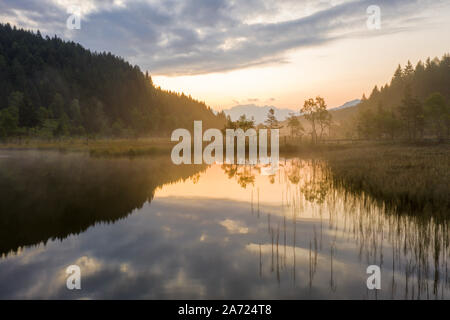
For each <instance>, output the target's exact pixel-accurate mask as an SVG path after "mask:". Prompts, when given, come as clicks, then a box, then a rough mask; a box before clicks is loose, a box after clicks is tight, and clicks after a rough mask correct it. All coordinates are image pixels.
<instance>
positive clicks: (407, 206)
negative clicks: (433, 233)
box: [323, 144, 450, 217]
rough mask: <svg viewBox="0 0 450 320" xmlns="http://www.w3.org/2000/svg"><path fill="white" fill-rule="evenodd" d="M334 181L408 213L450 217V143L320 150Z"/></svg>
mask: <svg viewBox="0 0 450 320" xmlns="http://www.w3.org/2000/svg"><path fill="white" fill-rule="evenodd" d="M323 155H324V157H325V158H326V160H327V162H328V164H329V167H330V169H331V174H332V176H333V179H334V181H335V182H336V183H338V184H342V185H344V186H345V187H347V188H350V189H351V190H353V191H356V192H361V191H363V192H367V193H369V194H370V195H372V196H373V197H375V198H376V199H379V200H383V201H385V202H387V203H389V204H392V205H395V206H396V207H398V208H399V209H401V210H402V211H403V210H405V211H408V212H409V213H423V212H432V213H433V215H436V214H439V215H444V216H445V217H450V197H449V195H450V189H449V183H450V146H449V145H448V144H447V145H437V146H407V145H365V146H359V147H353V148H348V149H343V150H335V151H327V152H324V153H323Z"/></svg>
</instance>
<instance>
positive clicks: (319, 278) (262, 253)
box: [255, 159, 450, 299]
mask: <svg viewBox="0 0 450 320" xmlns="http://www.w3.org/2000/svg"><path fill="white" fill-rule="evenodd" d="M330 174H332V173H331V172H330V171H329V170H328V168H327V167H326V166H325V164H324V163H322V162H320V161H312V160H308V161H303V160H299V159H295V160H288V161H286V163H285V166H284V167H283V168H281V169H280V172H279V173H278V174H277V177H278V179H275V180H276V181H278V182H279V184H280V188H281V190H282V197H283V198H282V200H281V203H280V208H279V210H278V214H274V211H273V209H272V208H264V206H263V207H262V208H261V218H263V219H267V228H266V230H267V231H266V235H265V236H263V238H262V239H260V240H258V246H259V247H258V248H259V249H258V250H259V252H258V255H259V265H258V268H259V273H260V277H261V278H262V279H264V277H267V276H270V277H273V279H274V281H277V282H278V283H280V282H282V281H283V278H285V277H290V279H291V281H292V282H293V283H294V285H299V286H300V287H304V286H305V284H306V283H307V282H306V283H305V279H304V278H303V279H300V282H298V281H299V280H298V278H297V276H296V275H297V274H299V273H300V274H305V272H304V271H306V275H308V273H309V287H310V288H311V289H312V288H314V287H315V286H316V285H318V284H317V283H319V282H320V283H322V284H323V280H324V279H328V290H329V292H330V293H331V294H334V293H335V292H336V293H338V292H339V284H340V283H342V282H345V281H352V280H353V279H352V278H351V277H352V273H351V272H350V274H348V275H346V276H347V277H349V278H348V279H340V278H339V277H338V276H337V273H336V263H340V264H342V262H347V260H346V259H350V260H348V261H349V262H350V263H349V264H348V267H349V268H350V267H351V266H352V264H354V263H355V262H356V261H359V264H357V265H359V267H360V268H361V270H359V269H357V271H356V272H361V273H362V274H363V275H365V268H366V267H367V266H368V265H378V266H380V268H381V270H382V275H383V276H382V279H383V282H382V288H383V290H382V291H380V292H376V290H375V291H367V292H365V293H363V294H365V297H366V298H383V299H387V298H402V299H448V298H450V274H449V270H448V261H449V259H450V234H449V220H448V219H438V218H430V217H429V215H424V216H421V215H420V213H419V214H417V213H416V214H415V215H410V214H408V212H404V211H403V212H402V211H399V210H396V209H395V208H393V207H392V206H391V205H387V204H384V203H382V202H380V201H379V200H376V199H374V198H373V197H372V196H370V195H368V194H367V193H364V192H360V193H357V192H355V191H354V190H352V191H349V189H347V188H346V186H345V185H344V184H342V183H339V184H335V183H333V180H332V179H331V178H330ZM264 215H266V216H267V218H265V217H264ZM303 215H306V220H304V219H303V218H302V216H303ZM258 218H259V216H258ZM255 219H256V217H255ZM286 221H287V222H288V224H290V226H288V227H286V225H285V224H286ZM306 222H307V223H308V224H309V226H310V231H309V232H308V231H305V229H302V230H303V231H302V234H301V236H299V234H298V232H297V228H298V226H299V223H301V224H303V228H304V227H305V225H304V223H306ZM280 225H282V226H283V228H282V229H281V228H280ZM281 237H283V239H287V240H283V241H281ZM343 244H344V247H343V248H340V246H342V245H343ZM262 248H266V250H262ZM350 248H351V249H350ZM340 249H341V250H340ZM298 252H300V253H301V254H300V255H298ZM302 252H303V254H302ZM304 252H307V254H306V255H304ZM341 252H342V253H341ZM349 253H351V255H350V256H348V254H349ZM354 260H356V261H354ZM353 267H354V266H353ZM299 270H300V272H299ZM302 271H303V272H302ZM340 275H341V276H342V274H340ZM356 277H357V275H355V279H357V278H356ZM389 277H390V278H389ZM362 279H363V281H365V278H364V277H363V278H362ZM387 283H389V285H387ZM361 285H362V286H365V282H363V283H362V284H361Z"/></svg>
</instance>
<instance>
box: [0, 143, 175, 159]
mask: <svg viewBox="0 0 450 320" xmlns="http://www.w3.org/2000/svg"><path fill="white" fill-rule="evenodd" d="M172 147H173V144H172V143H171V142H170V141H169V140H168V139H164V138H145V139H144V138H143V139H98V140H93V139H91V140H87V139H62V140H50V141H43V140H27V141H20V142H12V143H6V144H1V145H0V149H10V150H11V149H12V150H30V149H31V150H55V151H60V152H85V153H88V154H90V155H91V156H93V157H121V156H126V157H137V156H146V155H160V154H170V150H171V149H172Z"/></svg>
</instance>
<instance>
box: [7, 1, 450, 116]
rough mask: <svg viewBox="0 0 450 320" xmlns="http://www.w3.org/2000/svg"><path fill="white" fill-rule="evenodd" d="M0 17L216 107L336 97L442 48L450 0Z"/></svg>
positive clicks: (30, 9) (335, 101) (29, 8)
mask: <svg viewBox="0 0 450 320" xmlns="http://www.w3.org/2000/svg"><path fill="white" fill-rule="evenodd" d="M373 6H376V7H377V8H379V19H378V20H377V19H376V18H377V16H376V13H377V12H376V11H372V10H370V9H371V8H373ZM369 7H370V8H369ZM368 9H369V10H368ZM73 14H75V15H76V17H79V20H80V25H79V26H80V28H79V29H78V28H76V29H73V28H68V27H67V20H68V19H69V21H72V22H73V21H74V20H72V19H71V18H73ZM377 21H379V22H380V24H379V28H376V27H374V26H376V24H375V22H377ZM0 22H2V23H6V22H9V23H11V24H13V25H16V26H19V27H23V28H26V29H31V30H38V29H39V30H40V31H41V32H42V33H43V34H44V35H50V36H52V35H54V34H56V35H58V36H60V37H62V38H63V39H66V40H71V41H75V42H79V43H81V44H82V45H83V46H85V47H86V48H88V49H91V50H94V51H100V52H103V51H107V52H112V53H114V54H116V55H119V56H122V57H124V58H125V59H126V60H127V61H129V62H131V63H132V64H136V65H138V66H139V67H140V68H141V69H142V70H143V71H149V73H150V74H151V75H152V78H153V81H154V83H155V84H156V85H157V86H161V87H162V88H163V89H168V90H173V91H177V92H184V93H186V94H191V95H192V96H193V97H194V98H196V99H198V100H201V101H205V102H206V103H207V104H208V105H210V106H211V107H212V108H213V109H215V110H222V109H228V108H230V107H232V106H234V105H245V104H255V105H273V106H276V107H279V108H289V109H292V110H298V109H300V107H301V106H302V104H303V101H304V100H305V99H307V98H310V97H315V96H317V95H321V96H323V97H324V98H325V100H326V102H327V104H328V106H329V107H337V106H339V105H342V104H343V103H345V102H347V101H349V100H353V99H355V98H360V97H361V96H362V94H363V93H366V94H370V92H371V90H372V88H373V87H374V86H375V85H378V86H380V85H384V84H385V83H388V82H389V81H390V79H391V77H392V75H393V72H394V70H395V69H396V67H397V66H398V64H399V63H400V64H402V65H405V64H406V62H407V61H408V60H411V62H412V63H413V64H416V63H417V62H418V60H420V59H421V60H425V59H426V58H427V57H431V58H434V57H436V56H437V57H441V56H442V55H443V54H445V53H450V45H449V44H450V41H449V31H450V0H434V1H431V0H370V1H366V0H361V1H355V0H327V1H325V0H323V1H322V0H305V1H301V0H276V1H275V0H271V1H269V0H1V1H0Z"/></svg>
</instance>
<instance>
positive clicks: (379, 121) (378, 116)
mask: <svg viewBox="0 0 450 320" xmlns="http://www.w3.org/2000/svg"><path fill="white" fill-rule="evenodd" d="M449 98H450V55H444V56H443V57H442V59H438V58H435V59H434V60H431V59H430V58H428V59H427V60H426V62H425V63H423V62H422V61H419V63H418V64H417V65H416V67H414V66H413V65H412V64H411V62H409V61H408V63H407V64H406V66H405V67H404V68H402V67H401V66H400V65H399V66H398V68H397V70H396V71H395V73H394V76H393V78H392V81H391V83H390V84H389V85H388V84H386V85H385V86H382V87H381V88H378V87H377V86H375V88H374V89H373V91H372V93H371V95H370V97H369V98H366V97H365V96H363V98H362V102H361V103H360V104H359V105H358V107H357V108H358V115H357V119H356V126H355V127H356V128H355V129H356V130H355V131H356V133H357V135H358V136H359V137H360V138H369V139H408V140H410V141H417V140H421V139H424V138H433V139H434V138H437V139H439V140H443V139H445V138H448V137H449V134H450V103H449Z"/></svg>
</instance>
